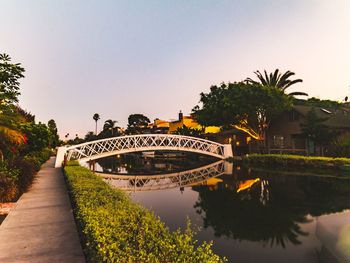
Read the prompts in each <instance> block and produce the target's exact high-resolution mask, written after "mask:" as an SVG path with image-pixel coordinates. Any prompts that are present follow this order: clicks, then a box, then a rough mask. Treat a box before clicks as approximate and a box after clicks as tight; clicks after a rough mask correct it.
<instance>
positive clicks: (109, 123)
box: [103, 119, 117, 136]
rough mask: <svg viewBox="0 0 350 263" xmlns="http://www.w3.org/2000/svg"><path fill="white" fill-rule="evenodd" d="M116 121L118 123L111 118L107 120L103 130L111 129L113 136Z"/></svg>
mask: <svg viewBox="0 0 350 263" xmlns="http://www.w3.org/2000/svg"><path fill="white" fill-rule="evenodd" d="M116 123H117V121H113V120H111V119H109V120H106V121H105V123H104V125H103V130H111V134H112V136H113V132H114V127H115V124H116Z"/></svg>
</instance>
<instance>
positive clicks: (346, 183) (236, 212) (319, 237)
mask: <svg viewBox="0 0 350 263" xmlns="http://www.w3.org/2000/svg"><path fill="white" fill-rule="evenodd" d="M161 157H162V156H161ZM163 157H164V156H163ZM121 159H122V160H121ZM209 161H213V160H210V159H205V158H204V159H203V158H201V157H198V156H192V155H191V156H190V157H188V156H182V157H181V158H171V157H169V158H167V159H164V158H157V157H151V158H149V157H147V158H142V157H140V156H136V157H135V156H131V157H130V156H129V157H127V158H114V159H111V158H109V160H107V159H106V160H104V161H102V167H104V169H103V170H104V171H105V172H113V171H114V172H119V173H120V172H122V173H124V174H159V173H160V174H161V173H162V171H161V170H163V174H164V173H173V172H174V171H178V170H181V169H182V170H188V169H193V168H194V167H195V166H196V165H197V168H199V167H200V165H203V163H205V162H209ZM111 167H112V168H113V169H112V168H111ZM101 169H102V168H101ZM202 179H203V178H202ZM162 188H164V187H162ZM140 189H141V188H140ZM131 198H132V199H133V200H135V201H136V202H138V203H140V204H141V205H143V206H145V207H147V208H149V209H151V210H153V211H154V212H155V213H156V214H157V215H158V216H160V218H161V219H162V220H163V221H164V222H165V223H166V225H167V226H168V227H169V228H170V229H171V230H176V229H178V228H182V229H183V228H185V226H186V219H187V218H188V219H190V220H191V222H192V225H193V226H195V228H196V229H199V230H198V233H197V235H196V237H197V239H198V240H199V241H200V242H202V241H211V240H213V250H214V251H215V252H216V253H217V254H219V255H221V256H225V257H227V259H228V260H229V262H241V263H242V262H243V263H244V262H293V263H294V262H337V261H336V260H335V258H334V257H333V256H332V253H330V252H329V250H328V248H327V246H325V242H326V241H325V240H324V236H325V235H324V234H322V225H321V223H322V222H323V218H324V217H327V218H328V219H327V220H328V221H330V222H332V219H330V220H329V218H332V216H333V215H335V216H338V215H341V214H344V213H349V208H350V180H349V179H346V178H339V177H338V178H334V177H327V176H323V175H322V176H317V175H314V176H304V175H300V174H287V175H286V174H283V173H281V172H276V171H256V170H253V169H246V168H243V167H239V166H236V167H234V169H233V171H232V173H231V174H222V175H219V176H217V177H215V178H210V179H208V180H205V181H203V180H200V181H199V182H197V183H195V182H192V183H191V184H190V185H188V186H181V187H176V188H170V189H166V187H165V189H163V190H153V191H135V192H131Z"/></svg>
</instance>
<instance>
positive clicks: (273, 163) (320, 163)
mask: <svg viewBox="0 0 350 263" xmlns="http://www.w3.org/2000/svg"><path fill="white" fill-rule="evenodd" d="M243 163H244V164H245V165H249V166H259V167H268V168H287V169H293V168H310V169H333V170H339V169H340V168H341V167H342V166H344V165H350V158H331V157H319V156H302V155H287V154H250V155H246V156H244V157H243Z"/></svg>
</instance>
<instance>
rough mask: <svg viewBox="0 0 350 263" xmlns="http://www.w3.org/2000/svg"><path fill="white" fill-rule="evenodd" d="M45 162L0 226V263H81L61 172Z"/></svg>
mask: <svg viewBox="0 0 350 263" xmlns="http://www.w3.org/2000/svg"><path fill="white" fill-rule="evenodd" d="M54 161H55V159H54V158H52V159H50V160H49V161H48V162H47V163H45V164H44V165H43V167H42V169H41V170H40V172H39V173H38V175H37V178H36V180H35V182H34V185H33V187H32V188H31V189H30V191H29V192H27V193H25V194H23V195H22V197H21V198H20V199H19V200H18V202H17V205H16V206H15V208H14V209H13V210H12V211H11V212H10V214H9V215H8V216H7V217H6V219H5V221H4V222H3V223H2V224H1V226H0V262H85V258H84V255H83V251H82V248H81V245H80V240H79V236H78V233H77V230H76V226H75V222H74V218H73V214H72V208H71V204H70V201H69V197H68V193H67V189H66V186H65V183H64V179H63V174H62V171H61V169H58V168H56V169H55V168H53V166H54Z"/></svg>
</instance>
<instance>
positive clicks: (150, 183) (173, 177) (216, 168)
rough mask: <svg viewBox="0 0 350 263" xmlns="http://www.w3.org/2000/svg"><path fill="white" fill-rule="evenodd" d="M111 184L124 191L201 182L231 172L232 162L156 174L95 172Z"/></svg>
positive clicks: (157, 188) (160, 188)
mask: <svg viewBox="0 0 350 263" xmlns="http://www.w3.org/2000/svg"><path fill="white" fill-rule="evenodd" d="M95 173H96V174H97V175H99V176H101V177H102V178H104V179H105V180H106V181H107V182H109V183H110V184H111V185H112V186H114V187H117V188H119V189H123V190H125V191H135V192H136V191H152V190H162V189H169V188H177V187H184V186H190V185H195V184H200V183H203V182H204V181H206V180H208V179H210V178H214V177H218V176H220V175H223V174H231V173H232V163H228V162H225V161H218V162H215V163H212V164H209V165H205V166H202V167H199V168H196V169H191V170H188V171H183V172H178V173H170V174H158V175H117V174H106V173H99V172H95Z"/></svg>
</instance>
